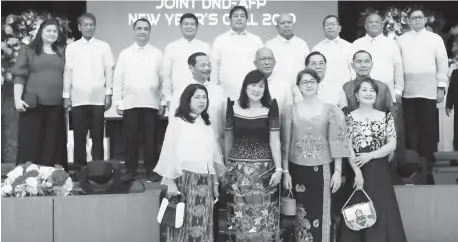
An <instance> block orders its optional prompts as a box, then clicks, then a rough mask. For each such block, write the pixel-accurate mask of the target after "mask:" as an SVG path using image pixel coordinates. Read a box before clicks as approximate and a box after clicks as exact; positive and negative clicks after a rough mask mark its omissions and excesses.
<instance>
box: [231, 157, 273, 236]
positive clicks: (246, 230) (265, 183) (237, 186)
mask: <svg viewBox="0 0 458 242" xmlns="http://www.w3.org/2000/svg"><path fill="white" fill-rule="evenodd" d="M274 172H275V164H274V163H273V161H267V162H243V161H233V160H231V159H229V164H228V166H227V172H226V175H227V184H228V188H227V194H226V201H227V216H228V230H227V241H256V242H259V241H276V240H277V239H279V232H280V230H279V224H280V207H279V187H278V186H276V187H270V186H269V181H270V179H271V176H272V174H273V173H274Z"/></svg>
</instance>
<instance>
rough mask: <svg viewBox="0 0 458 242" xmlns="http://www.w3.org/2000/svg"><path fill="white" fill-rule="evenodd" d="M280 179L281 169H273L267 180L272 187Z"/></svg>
mask: <svg viewBox="0 0 458 242" xmlns="http://www.w3.org/2000/svg"><path fill="white" fill-rule="evenodd" d="M280 181H281V171H275V173H274V174H272V176H271V178H270V182H269V186H271V187H274V186H276V185H278V183H280Z"/></svg>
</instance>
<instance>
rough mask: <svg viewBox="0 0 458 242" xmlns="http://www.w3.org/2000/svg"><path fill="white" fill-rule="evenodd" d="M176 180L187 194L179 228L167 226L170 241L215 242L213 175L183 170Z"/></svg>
mask: <svg viewBox="0 0 458 242" xmlns="http://www.w3.org/2000/svg"><path fill="white" fill-rule="evenodd" d="M183 173H184V174H183V175H182V176H181V177H179V178H177V179H176V180H175V182H176V184H177V187H178V190H179V191H180V192H181V193H182V194H184V195H185V199H186V200H185V203H186V206H185V216H184V223H183V226H182V227H181V228H179V229H175V228H171V227H168V228H167V241H170V242H213V241H214V239H213V201H214V196H213V190H212V189H213V188H212V181H213V178H212V176H213V175H210V174H197V173H193V172H188V171H183Z"/></svg>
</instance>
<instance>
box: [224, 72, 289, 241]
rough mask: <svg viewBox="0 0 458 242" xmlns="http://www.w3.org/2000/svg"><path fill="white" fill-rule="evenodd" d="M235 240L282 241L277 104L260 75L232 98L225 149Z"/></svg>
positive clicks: (250, 77) (250, 76)
mask: <svg viewBox="0 0 458 242" xmlns="http://www.w3.org/2000/svg"><path fill="white" fill-rule="evenodd" d="M224 150H225V151H226V155H225V157H226V160H225V165H226V166H227V173H226V174H227V194H226V196H227V198H226V201H227V211H228V231H227V234H228V240H229V241H255V242H261V241H276V240H278V239H279V223H280V208H279V186H278V184H279V183H280V181H281V175H282V168H281V157H280V156H281V153H280V127H279V114H278V106H277V102H276V100H273V101H271V97H270V93H269V88H268V82H267V79H266V78H265V76H264V75H263V74H262V73H261V72H259V71H257V70H256V71H251V72H250V73H248V74H247V75H246V77H245V80H244V81H243V84H242V89H241V91H240V98H239V99H238V100H237V101H235V102H232V101H231V100H230V99H228V103H227V116H226V135H225V149H224Z"/></svg>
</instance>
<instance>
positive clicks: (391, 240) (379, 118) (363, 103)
mask: <svg viewBox="0 0 458 242" xmlns="http://www.w3.org/2000/svg"><path fill="white" fill-rule="evenodd" d="M377 94H378V86H377V85H376V84H375V83H374V81H372V80H371V79H364V80H362V81H360V82H359V83H358V84H357V86H356V90H355V96H356V100H357V102H358V103H359V107H358V109H356V110H355V111H353V112H351V113H349V114H348V115H347V117H346V122H347V127H348V131H347V134H348V139H349V144H350V145H351V147H352V150H351V154H350V165H351V167H352V169H353V171H354V172H355V178H354V180H355V185H354V186H355V188H356V189H358V190H360V189H364V190H363V191H362V192H358V191H356V193H354V195H355V196H352V197H351V199H349V200H350V202H347V203H349V204H353V203H355V202H367V201H368V199H370V200H371V202H372V204H373V207H374V208H375V211H376V218H377V221H376V222H375V224H373V225H372V226H371V227H368V228H364V229H361V230H358V231H355V230H351V229H350V228H349V227H348V226H347V225H346V223H344V222H343V221H342V223H340V228H339V232H340V234H339V236H338V238H339V240H338V241H340V242H405V241H407V239H406V236H405V232H404V228H403V225H402V220H401V214H400V212H399V207H398V204H397V200H396V194H395V192H394V188H393V184H392V182H391V175H390V168H389V161H388V156H389V154H390V153H391V152H393V151H394V150H395V149H396V131H395V126H394V121H393V116H392V115H391V113H390V112H381V111H378V110H376V109H374V107H373V105H374V102H375V100H376V97H377ZM344 207H345V206H344ZM344 209H345V208H344ZM366 212H367V211H366ZM360 215H361V214H360ZM363 215H369V216H374V214H371V213H369V214H363ZM363 215H361V216H363ZM361 216H359V217H361ZM344 219H347V218H345V216H344ZM345 222H349V223H351V221H345ZM356 222H358V221H356ZM359 225H361V223H360V224H359Z"/></svg>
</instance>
